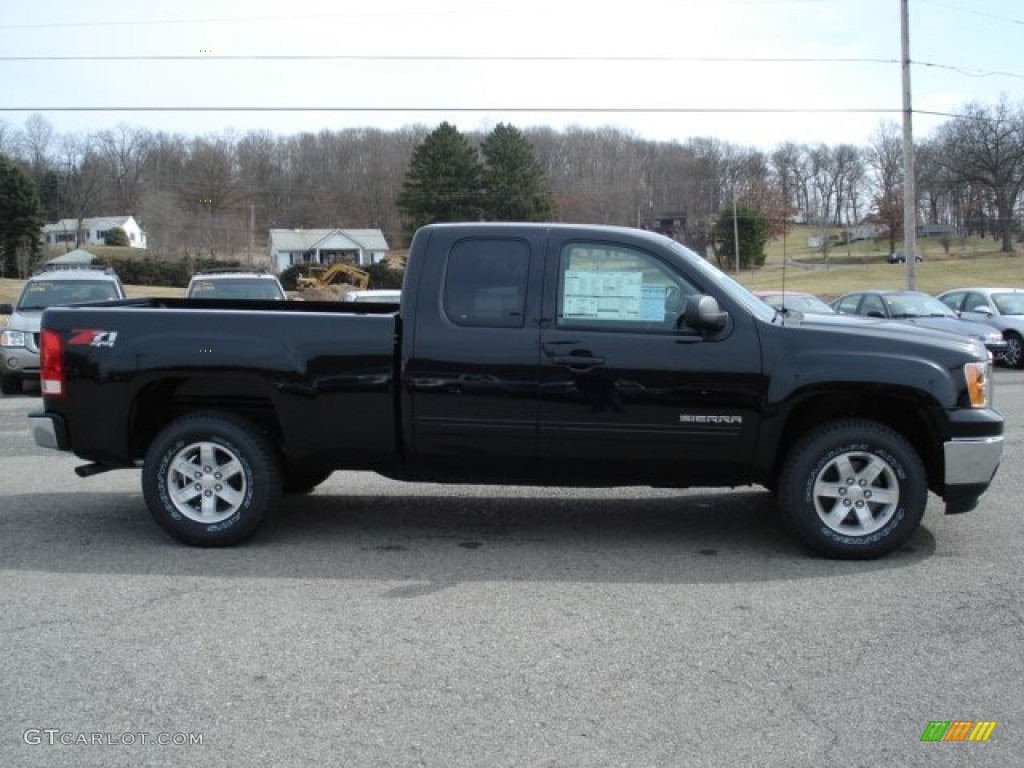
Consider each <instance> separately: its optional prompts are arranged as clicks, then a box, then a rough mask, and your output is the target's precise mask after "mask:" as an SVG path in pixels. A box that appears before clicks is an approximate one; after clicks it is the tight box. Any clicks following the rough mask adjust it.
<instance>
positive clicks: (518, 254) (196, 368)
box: [29, 223, 1003, 558]
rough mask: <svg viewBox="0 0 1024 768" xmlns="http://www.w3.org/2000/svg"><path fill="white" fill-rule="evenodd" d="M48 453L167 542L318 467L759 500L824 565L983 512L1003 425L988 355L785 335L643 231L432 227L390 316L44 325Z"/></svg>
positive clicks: (263, 507) (813, 323) (284, 307)
mask: <svg viewBox="0 0 1024 768" xmlns="http://www.w3.org/2000/svg"><path fill="white" fill-rule="evenodd" d="M40 346H41V348H42V368H41V373H40V378H41V387H42V394H43V403H44V410H43V411H42V412H39V413H34V414H32V415H31V416H30V417H29V418H30V423H31V427H32V430H33V432H34V435H35V440H36V442H37V443H38V444H39V445H41V446H45V447H49V448H54V449H58V450H62V451H72V452H74V453H75V454H76V455H78V456H79V457H81V458H82V459H84V460H86V461H88V462H91V463H89V464H87V465H85V466H82V467H79V468H78V470H76V471H77V472H78V473H79V474H80V475H82V476H88V475H92V474H95V473H98V472H101V471H105V470H108V469H114V468H119V467H140V466H141V468H142V473H141V474H142V491H143V495H144V497H145V500H146V504H147V506H148V508H149V510H150V512H151V514H152V515H153V517H154V518H155V520H156V521H157V523H159V524H160V525H161V526H162V527H163V528H164V529H165V530H166V531H168V532H169V533H170V534H171V535H172V536H174V537H176V538H177V539H179V540H181V541H183V542H186V543H189V544H197V545H227V544H233V543H236V542H239V541H241V540H242V539H244V538H245V537H247V536H249V535H250V534H251V533H252V532H253V531H254V530H255V529H256V528H257V526H258V525H259V523H260V521H261V520H262V519H263V518H264V517H265V515H266V514H267V513H268V512H269V511H270V510H272V509H273V507H274V505H275V502H276V501H277V499H278V496H279V494H280V493H282V492H284V493H287V492H302V491H305V490H309V489H311V488H312V487H314V486H315V485H316V484H318V483H320V482H322V481H323V480H324V479H325V478H326V477H327V476H328V475H329V474H330V473H331V472H332V471H333V470H336V469H358V470H375V471H377V472H379V473H381V474H383V475H385V476H387V477H392V478H400V479H409V480H418V481H436V482H446V483H450V482H473V483H501V484H536V485H558V486H574V485H575V486H613V485H651V486H661V487H687V486H737V485H747V484H760V485H763V486H765V487H766V488H768V489H769V490H771V491H773V492H774V493H775V494H776V496H777V501H778V505H779V508H780V510H781V512H782V515H783V517H784V519H785V520H787V521H788V523H789V524H790V526H791V527H792V528H793V530H794V531H795V532H796V534H798V535H799V536H800V537H801V538H802V539H803V540H804V541H805V542H806V543H807V544H808V545H809V546H810V547H811V548H812V549H814V550H815V551H817V552H818V553H821V554H824V555H826V556H832V557H841V558H870V557H877V556H880V555H883V554H885V553H887V552H890V551H892V550H893V549H895V548H897V547H899V546H900V545H901V544H902V543H903V542H904V541H906V539H907V538H908V537H909V536H910V535H911V534H912V533H913V532H914V531H915V530H916V529H917V527H918V525H919V523H920V521H921V518H922V515H923V513H924V510H925V505H926V501H927V497H928V493H929V491H931V492H933V493H935V494H937V495H938V496H940V497H942V498H943V499H944V500H945V505H946V511H947V512H948V513H956V512H965V511H967V510H970V509H972V508H974V506H975V505H976V503H977V501H978V498H979V496H980V495H981V494H982V493H983V492H984V491H985V489H986V488H987V487H988V485H989V483H990V482H991V480H992V478H993V476H994V474H995V472H996V469H997V467H998V465H999V461H1000V457H1001V454H1002V445H1003V419H1002V416H1001V415H1000V414H999V413H998V412H997V411H996V410H994V409H993V406H992V402H991V397H992V391H991V381H992V380H991V361H990V359H989V356H988V353H987V352H986V350H985V349H984V347H982V346H981V345H980V344H979V343H978V342H977V341H974V340H971V339H969V338H966V337H961V336H957V335H953V334H950V333H946V332H942V331H929V330H926V329H917V328H915V329H913V330H908V329H907V328H906V327H904V326H902V325H900V324H897V323H893V322H890V321H884V320H873V319H862V318H846V317H835V318H829V317H825V316H820V317H815V318H813V319H812V317H811V316H807V317H801V316H800V315H799V314H792V315H790V316H784V315H782V314H781V313H779V312H776V311H775V310H774V309H772V308H771V307H769V306H768V305H767V304H765V303H764V302H762V301H760V300H759V299H757V298H756V297H754V296H753V295H752V294H750V293H749V292H748V291H747V290H745V289H744V288H743V287H741V286H740V285H739V284H737V283H736V282H735V281H734V280H732V278H730V277H728V276H727V275H725V274H723V273H722V272H720V271H719V270H717V269H715V268H714V267H713V266H711V265H710V264H709V263H708V262H707V261H705V260H704V259H702V258H700V257H699V256H697V255H696V254H694V253H693V252H691V251H689V250H687V249H686V248H684V247H683V246H681V245H679V244H678V243H676V242H674V241H672V240H670V239H668V238H665V237H662V236H661V235H657V234H653V233H650V232H644V231H640V230H633V229H626V228H616V227H598V226H582V225H567V224H563V225H550V224H497V223H480V224H439V225H431V226H427V227H425V228H423V229H421V230H419V232H417V234H416V235H415V237H414V239H413V242H412V245H411V248H410V252H409V257H408V265H407V270H406V275H405V282H404V285H403V288H402V293H401V305H400V306H399V305H387V304H371V303H366V304H355V303H351V304H350V303H320V302H271V301H267V302H253V301H240V302H237V303H230V304H229V303H225V302H208V303H204V302H203V301H201V300H199V301H185V300H175V299H139V300H125V301H121V302H112V303H111V304H110V305H109V306H88V307H67V308H54V309H48V310H47V311H46V312H45V314H44V316H43V323H42V334H41V341H40Z"/></svg>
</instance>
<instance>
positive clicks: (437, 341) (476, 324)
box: [403, 228, 546, 477]
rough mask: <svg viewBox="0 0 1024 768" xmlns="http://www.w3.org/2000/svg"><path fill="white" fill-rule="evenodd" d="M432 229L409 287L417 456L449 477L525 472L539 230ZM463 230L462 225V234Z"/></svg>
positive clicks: (531, 424)
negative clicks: (416, 279) (426, 264)
mask: <svg viewBox="0 0 1024 768" xmlns="http://www.w3.org/2000/svg"><path fill="white" fill-rule="evenodd" d="M508 231H509V234H508V235H507V236H502V235H490V234H488V235H483V234H480V235H475V234H472V233H470V234H466V233H465V232H463V231H462V230H459V229H451V230H445V229H440V230H437V231H436V232H435V233H434V234H433V236H432V240H431V241H430V250H431V255H432V259H433V261H432V263H431V266H430V269H429V270H427V271H425V272H424V273H423V274H422V276H421V277H420V285H419V286H417V287H416V288H415V289H414V290H415V296H414V298H415V301H416V309H415V318H416V319H415V324H414V326H407V327H406V329H405V334H406V336H407V338H406V344H408V343H409V342H410V341H411V346H412V350H413V353H412V356H411V357H410V358H409V360H408V362H407V368H406V371H405V372H404V376H403V380H404V382H405V386H406V388H407V390H408V395H409V399H410V411H409V417H410V419H411V423H410V425H409V426H410V427H411V434H410V438H411V439H410V443H411V445H412V446H413V450H414V451H415V464H416V466H418V467H419V468H420V469H424V470H427V471H430V469H431V468H434V469H435V470H436V472H437V474H438V476H441V475H444V476H446V477H451V476H452V475H453V474H458V473H459V472H460V471H462V470H465V471H466V473H467V474H472V473H475V472H479V471H486V472H487V474H489V475H494V476H496V475H501V474H507V475H508V476H510V477H515V476H521V475H524V474H529V472H530V471H531V466H530V465H532V464H533V463H534V462H535V461H536V459H537V388H538V356H539V330H538V327H537V321H536V315H537V313H538V309H539V301H540V284H541V281H542V279H543V275H542V268H541V262H542V259H543V254H544V246H545V241H546V236H545V234H544V230H523V229H520V230H515V229H513V228H509V230H508ZM460 233H461V234H460Z"/></svg>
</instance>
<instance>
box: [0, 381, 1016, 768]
mask: <svg viewBox="0 0 1024 768" xmlns="http://www.w3.org/2000/svg"><path fill="white" fill-rule="evenodd" d="M996 397H997V403H998V406H999V407H1000V409H1001V410H1002V411H1003V412H1004V413H1005V414H1006V416H1007V420H1008V442H1007V446H1006V453H1005V455H1004V460H1003V465H1002V468H1001V469H1000V472H999V475H998V476H997V478H996V481H995V483H994V485H993V487H992V488H991V489H990V490H989V492H988V494H987V495H986V496H985V497H984V499H983V501H982V504H981V506H980V507H979V508H978V509H977V510H975V511H974V512H971V513H969V514H967V515H962V516H957V517H946V516H944V515H943V514H942V509H941V504H940V502H939V500H938V499H937V498H935V497H932V499H931V501H930V503H929V507H928V511H927V513H926V515H925V520H924V525H923V527H922V529H921V530H920V531H919V532H918V533H917V534H916V535H915V537H914V538H913V539H912V540H911V542H910V543H909V545H908V546H907V547H905V548H904V549H903V550H902V551H900V552H898V553H896V554H894V555H892V556H890V557H888V558H885V559H883V560H880V561H875V562H868V563H844V562H833V561H828V560H822V559H819V558H816V557H814V556H812V555H810V554H809V553H808V552H807V551H806V550H804V549H803V548H802V547H801V546H800V545H799V544H797V542H796V541H795V540H794V539H793V538H792V537H791V536H790V534H789V533H788V532H787V531H786V530H785V529H783V528H782V527H781V525H780V524H779V522H778V520H777V518H776V517H775V515H774V514H773V511H772V499H771V496H769V495H768V494H767V493H766V492H764V491H762V490H760V489H739V490H736V491H731V492H730V491H715V492H709V491H704V490H700V491H686V492H677V491H653V490H648V489H638V488H629V489H620V490H616V491H588V492H579V491H571V490H563V489H525V490H524V489H512V488H501V487H498V488H485V487H475V486H471V487H460V488H453V487H441V486H430V485H402V484H398V483H393V482H389V481H386V480H383V479H381V478H378V477H377V476H375V475H371V474H366V473H348V472H339V473H336V474H335V475H334V476H333V477H332V478H331V479H330V480H329V481H328V482H327V483H326V484H324V485H323V486H321V487H320V488H319V489H318V490H317V492H316V493H314V494H313V495H311V496H309V497H305V498H300V499H288V500H287V501H286V502H284V503H283V505H282V508H281V509H280V510H279V513H278V514H277V515H276V517H275V518H274V520H273V521H272V522H271V524H270V525H268V526H266V527H265V528H264V529H263V530H262V531H261V533H260V534H259V535H258V536H257V537H256V538H255V539H254V540H253V541H252V542H251V543H249V544H248V545H245V546H242V547H238V548H233V549H225V550H199V549H190V548H187V547H183V546H181V545H178V544H176V543H174V542H173V541H172V540H170V539H169V538H167V537H166V536H165V535H164V534H163V533H162V532H161V531H160V530H159V529H158V528H157V527H156V525H155V524H153V523H152V522H151V521H150V519H149V517H148V513H147V512H146V510H145V507H144V505H143V501H142V497H141V494H140V492H139V489H138V481H139V478H138V472H137V471H124V472H117V473H109V474H105V475H100V476H98V477H94V478H91V479H86V480H83V479H79V478H78V477H77V476H75V475H74V474H73V472H72V468H73V467H74V466H75V465H76V464H77V463H79V462H77V461H76V460H75V459H73V458H70V457H64V456H60V455H58V454H55V453H53V452H49V451H44V450H41V449H37V448H36V447H35V446H34V444H32V442H31V439H30V437H29V435H28V432H27V430H26V428H25V419H24V417H25V415H26V414H27V413H28V412H29V411H30V410H32V409H34V408H36V407H38V406H39V403H40V401H39V400H38V398H36V397H34V396H31V395H25V396H20V397H6V398H0V487H2V496H0V604H2V611H0V765H2V766H20V767H28V766H53V765H74V766H139V765H149V766H183V765H202V766H210V767H213V766H241V765H253V766H255V765H274V766H305V765H338V766H439V767H442V766H443V767H445V768H447V767H451V766H487V767H488V768H499V767H502V766H509V767H512V766H558V767H561V766H602V767H604V766H631V767H632V766H683V765H685V766H759V767H763V766H780V767H781V766H786V767H787V768H788V767H791V766H929V767H931V766H946V765H950V766H961V765H962V766H972V767H973V766H1000V767H1004V766H1012V765H1020V764H1021V762H1020V761H1021V755H1024V697H1022V696H1021V691H1024V602H1022V593H1024V589H1022V588H1024V578H1022V576H1024V566H1022V564H1021V563H1022V559H1021V551H1022V543H1024V532H1022V530H1021V527H1022V526H1021V522H1022V516H1021V509H1022V507H1021V503H1020V499H1019V490H1020V489H1021V487H1022V483H1021V479H1020V471H1021V467H1022V458H1024V457H1022V454H1024V428H1022V425H1024V372H1021V371H1006V370H999V371H997V374H996ZM947 720H948V721H955V720H961V721H966V720H971V721H995V722H996V726H995V728H994V730H993V731H992V732H991V736H990V737H989V739H988V741H985V742H980V743H979V742H959V743H951V742H922V741H921V737H922V734H923V733H924V731H925V730H926V728H927V727H928V726H929V723H930V722H932V721H947ZM161 742H166V743H161ZM197 742H201V743H197Z"/></svg>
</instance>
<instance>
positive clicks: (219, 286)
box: [188, 278, 284, 299]
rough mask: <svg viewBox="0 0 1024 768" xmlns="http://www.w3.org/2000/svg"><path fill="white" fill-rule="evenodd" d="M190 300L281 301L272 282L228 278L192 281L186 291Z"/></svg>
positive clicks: (277, 290) (278, 292)
mask: <svg viewBox="0 0 1024 768" xmlns="http://www.w3.org/2000/svg"><path fill="white" fill-rule="evenodd" d="M188 298H190V299H283V298H284V295H283V294H282V293H281V289H280V288H278V287H277V283H276V282H274V281H273V280H263V279H260V278H253V279H251V280H247V279H244V278H241V279H240V278H230V279H224V280H194V281H193V282H192V285H191V286H190V287H189V289H188Z"/></svg>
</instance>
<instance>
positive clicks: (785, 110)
mask: <svg viewBox="0 0 1024 768" xmlns="http://www.w3.org/2000/svg"><path fill="white" fill-rule="evenodd" d="M901 111H902V110H901V109H899V108H898V107H839V108H830V107H501V106H486V107H450V106H432V107H411V106H363V107H335V106H291V107H265V106H224V105H220V106H216V107H211V106H190V107H182V106H177V107H176V106H131V107H125V106H120V107H119V106H92V107H83V106H49V107H43V106H33V107H24V106H18V107H15V106H3V105H2V104H0V112H456V113H473V112H517V113H552V114H665V115H674V114H749V115H758V114H761V115H770V114H803V115H817V114H822V115H827V114H847V115H849V114H889V113H893V112H901ZM922 114H941V113H937V112H936V113H922ZM951 117H952V115H951Z"/></svg>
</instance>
